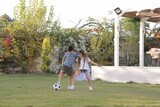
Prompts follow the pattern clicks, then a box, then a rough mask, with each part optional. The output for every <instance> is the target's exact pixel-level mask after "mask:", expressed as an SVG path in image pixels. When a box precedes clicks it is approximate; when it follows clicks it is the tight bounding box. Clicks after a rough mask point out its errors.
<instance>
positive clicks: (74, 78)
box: [72, 70, 81, 85]
mask: <svg viewBox="0 0 160 107" xmlns="http://www.w3.org/2000/svg"><path fill="white" fill-rule="evenodd" d="M80 73H81V72H80V71H79V70H77V71H76V72H75V73H74V75H73V80H72V85H74V84H75V82H76V77H77V75H79V74H80Z"/></svg>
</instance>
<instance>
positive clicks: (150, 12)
mask: <svg viewBox="0 0 160 107" xmlns="http://www.w3.org/2000/svg"><path fill="white" fill-rule="evenodd" d="M119 12H120V13H119V14H117V17H116V19H115V36H114V66H119V29H120V27H119V19H120V17H127V18H138V19H140V36H139V66H140V67H143V66H144V33H145V32H144V24H145V22H146V21H149V22H155V23H157V22H160V8H155V9H144V10H140V11H119Z"/></svg>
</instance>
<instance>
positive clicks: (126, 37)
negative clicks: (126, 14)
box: [120, 18, 139, 65]
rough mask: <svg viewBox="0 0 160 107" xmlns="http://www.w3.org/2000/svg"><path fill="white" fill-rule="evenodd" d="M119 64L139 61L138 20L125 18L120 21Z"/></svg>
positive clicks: (133, 63) (131, 63) (130, 63)
mask: <svg viewBox="0 0 160 107" xmlns="http://www.w3.org/2000/svg"><path fill="white" fill-rule="evenodd" d="M121 28H122V29H121V31H120V53H121V54H120V65H135V64H138V63H139V60H138V59H139V54H138V53H139V44H138V41H139V36H138V35H139V20H137V19H130V18H125V19H123V20H122V21H121Z"/></svg>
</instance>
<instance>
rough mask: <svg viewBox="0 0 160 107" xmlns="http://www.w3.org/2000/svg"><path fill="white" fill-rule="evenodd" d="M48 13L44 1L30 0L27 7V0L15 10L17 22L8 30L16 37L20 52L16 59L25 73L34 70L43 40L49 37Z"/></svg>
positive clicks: (21, 0)
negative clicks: (35, 60)
mask: <svg viewBox="0 0 160 107" xmlns="http://www.w3.org/2000/svg"><path fill="white" fill-rule="evenodd" d="M46 13H47V7H46V6H45V4H44V1H43V0H30V1H29V2H28V5H27V6H26V0H20V3H19V4H18V5H17V6H16V7H15V8H14V19H15V21H14V22H13V23H10V25H8V26H7V28H6V29H7V30H8V31H10V33H11V34H14V35H15V36H14V40H15V46H16V48H17V49H18V50H19V53H18V56H17V58H16V59H17V62H19V64H20V65H21V66H22V68H24V72H28V71H32V70H33V69H34V59H35V58H37V57H38V56H40V53H41V45H42V40H43V38H45V36H47V35H48V33H47V32H48V28H47V27H48V26H49V24H50V23H51V19H49V20H50V21H46ZM49 16H50V15H49ZM48 22H50V23H48Z"/></svg>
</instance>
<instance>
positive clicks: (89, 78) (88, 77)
mask: <svg viewBox="0 0 160 107" xmlns="http://www.w3.org/2000/svg"><path fill="white" fill-rule="evenodd" d="M85 75H86V77H87V80H88V85H89V86H91V77H90V75H89V74H88V72H85Z"/></svg>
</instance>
